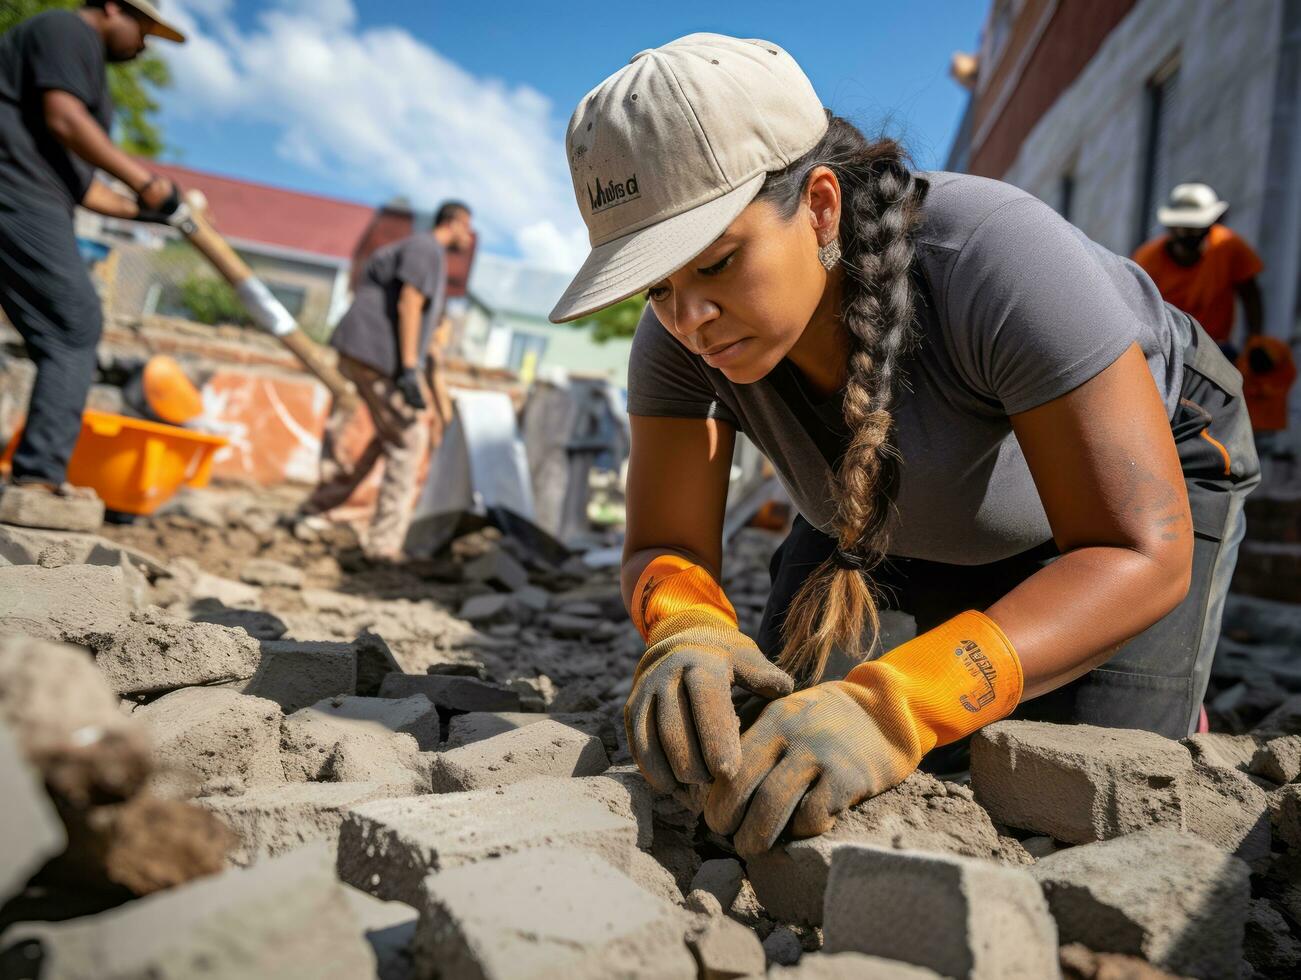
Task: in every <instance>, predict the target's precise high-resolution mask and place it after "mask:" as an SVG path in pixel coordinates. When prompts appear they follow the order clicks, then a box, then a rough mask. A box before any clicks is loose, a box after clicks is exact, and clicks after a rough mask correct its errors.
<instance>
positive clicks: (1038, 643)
mask: <svg viewBox="0 0 1301 980" xmlns="http://www.w3.org/2000/svg"><path fill="white" fill-rule="evenodd" d="M1190 572H1191V569H1190V567H1187V566H1183V567H1175V566H1174V565H1173V563H1171V562H1169V561H1162V560H1160V559H1157V558H1153V557H1150V556H1148V555H1145V554H1143V553H1141V552H1139V551H1131V550H1128V549H1125V548H1108V547H1096V548H1079V549H1077V550H1075V551H1072V552H1069V553H1067V554H1065V555H1063V556H1062V557H1061V558H1059V559H1057V561H1055V562H1053V563H1052V564H1051V565H1048V566H1047V567H1045V568H1043V569H1041V570H1040V571H1038V572H1036V573H1035V574H1034V575H1032V576H1030V578H1028V579H1026V580H1025V581H1024V582H1022V583H1021V584H1020V585H1019V586H1017V587H1016V588H1015V589H1013V590H1012V591H1011V592H1009V593H1008V594H1007V595H1006V596H1004V597H1003V598H1002V599H1000V600H999V601H998V602H996V603H994V605H992V606H991V607H990V608H989V609H987V610H985V612H986V614H987V615H988V616H989V617H990V618H991V619H993V620H994V621H995V622H996V623H998V625H999V626H1001V627H1002V628H1003V632H1004V633H1006V634H1007V637H1008V639H1009V640H1010V641H1011V643H1012V646H1013V648H1014V649H1015V650H1016V652H1017V655H1018V657H1019V658H1020V660H1021V666H1022V670H1023V671H1024V675H1025V693H1024V695H1023V700H1028V699H1030V698H1034V697H1038V696H1039V695H1041V694H1046V693H1047V692H1048V691H1051V690H1054V689H1055V688H1058V687H1061V686H1062V685H1063V684H1065V683H1067V682H1069V681H1072V680H1074V679H1075V678H1076V677H1079V676H1081V675H1082V674H1085V673H1087V672H1088V671H1090V670H1092V669H1093V668H1094V667H1097V666H1099V665H1100V664H1102V663H1104V662H1105V661H1106V660H1107V659H1108V658H1109V657H1110V656H1111V655H1112V654H1113V653H1114V652H1115V650H1116V648H1117V647H1118V646H1120V645H1121V644H1122V643H1124V642H1125V641H1126V640H1128V639H1130V638H1131V637H1134V636H1137V635H1138V634H1139V633H1141V632H1143V630H1145V629H1147V628H1148V627H1149V626H1151V625H1152V624H1153V623H1155V622H1156V621H1157V620H1158V619H1160V618H1161V617H1162V616H1164V615H1165V614H1166V613H1168V612H1169V611H1170V610H1171V609H1173V608H1174V607H1175V606H1176V605H1178V604H1179V602H1180V601H1181V600H1182V599H1183V597H1184V595H1185V594H1186V593H1187V591H1188V581H1189V575H1190Z"/></svg>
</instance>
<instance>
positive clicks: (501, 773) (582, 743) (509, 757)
mask: <svg viewBox="0 0 1301 980" xmlns="http://www.w3.org/2000/svg"><path fill="white" fill-rule="evenodd" d="M609 767H610V759H609V757H608V756H607V755H606V754H605V748H604V747H603V746H602V745H601V740H600V739H599V738H594V737H593V736H591V735H585V734H583V733H582V732H580V731H577V730H575V729H573V728H569V727H567V726H565V725H561V724H559V723H558V722H554V721H544V722H540V723H539V724H536V725H528V726H526V727H524V728H519V729H516V730H515V731H513V732H506V733H505V734H502V735H495V736H493V737H492V738H489V739H485V740H484V741H482V742H475V743H474V744H473V745H465V746H462V747H461V748H459V749H451V750H450V751H447V752H440V753H438V754H437V755H435V756H434V757H433V758H432V759H431V760H430V777H431V778H430V785H431V787H432V788H433V791H434V792H435V793H458V792H464V791H466V790H472V789H485V788H487V787H490V786H506V785H509V784H510V783H518V782H520V781H522V780H525V779H531V778H533V777H535V776H599V775H600V774H601V773H603V772H605V770H606V769H608V768H609Z"/></svg>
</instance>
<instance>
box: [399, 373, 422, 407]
mask: <svg viewBox="0 0 1301 980" xmlns="http://www.w3.org/2000/svg"><path fill="white" fill-rule="evenodd" d="M396 384H397V386H398V391H400V392H402V400H403V401H404V402H406V403H407V404H408V405H410V406H411V407H412V408H414V409H416V410H417V411H421V410H423V409H426V408H428V407H429V404H428V403H427V402H426V401H425V393H424V392H423V391H421V390H420V373H419V372H418V371H417V370H416V369H415V368H403V369H402V373H401V374H399V375H398V377H397V382H396Z"/></svg>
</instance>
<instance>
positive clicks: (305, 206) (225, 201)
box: [149, 161, 375, 261]
mask: <svg viewBox="0 0 1301 980" xmlns="http://www.w3.org/2000/svg"><path fill="white" fill-rule="evenodd" d="M149 168H150V169H151V170H154V171H156V172H157V173H160V174H162V175H163V176H164V177H167V178H169V179H170V180H173V181H175V182H176V183H177V184H178V185H180V187H181V189H182V190H190V189H198V190H201V191H202V192H203V194H204V196H205V197H207V199H208V205H209V207H210V208H211V210H212V218H213V221H214V222H215V224H216V226H217V229H218V230H219V231H220V232H221V233H222V234H223V235H224V236H226V237H227V238H231V239H235V240H236V241H238V242H253V243H261V244H265V245H273V246H276V247H278V248H284V249H292V250H293V251H296V252H307V253H310V254H313V255H321V256H327V257H329V258H332V259H338V260H345V261H346V260H347V259H349V258H351V256H352V252H353V249H355V248H356V247H357V242H358V241H359V240H360V238H361V236H362V233H363V232H364V231H365V230H366V226H367V225H369V224H370V220H371V217H372V216H373V215H374V213H375V209H374V208H373V207H370V206H369V205H366V204H358V203H356V202H354V201H342V200H339V199H338V198H334V197H323V196H321V195H319V194H303V193H301V192H299V191H291V190H286V189H284V188H282V187H272V186H270V185H268V184H259V183H256V182H254V181H249V180H239V179H237V178H234V177H223V176H221V175H220V174H211V173H207V172H205V171H202V170H191V169H190V168H189V167H180V166H177V165H175V164H170V163H155V162H153V161H150V162H149Z"/></svg>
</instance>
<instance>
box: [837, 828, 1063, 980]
mask: <svg viewBox="0 0 1301 980" xmlns="http://www.w3.org/2000/svg"><path fill="white" fill-rule="evenodd" d="M823 934H824V937H825V946H824V948H825V949H826V951H827V952H828V953H842V952H855V953H867V954H868V955H871V956H881V957H884V958H885V959H892V960H900V961H902V962H905V963H911V964H913V965H915V966H924V967H926V968H928V969H931V970H934V971H935V972H936V973H939V974H942V975H943V976H946V977H955V978H959V980H961V978H968V977H969V978H973V980H974V978H990V980H994V978H999V980H1001V978H1012V977H1025V978H1026V980H1031V978H1043V977H1055V976H1057V975H1058V964H1057V927H1056V926H1055V925H1054V923H1053V919H1052V916H1050V915H1049V914H1048V905H1047V903H1046V902H1045V901H1044V897H1043V893H1042V892H1041V891H1040V890H1039V886H1038V885H1037V884H1036V883H1035V879H1033V878H1031V877H1030V875H1029V874H1027V873H1026V872H1025V871H1024V870H1023V869H1020V868H1009V867H1002V866H999V865H996V864H993V863H991V862H988V861H974V860H971V859H970V858H959V857H953V856H951V855H941V854H922V853H919V852H916V851H894V850H890V849H888V848H883V847H862V846H857V845H851V846H848V847H842V848H840V849H838V850H837V851H836V853H835V855H834V856H833V857H832V859H831V876H830V878H829V879H828V881H827V895H826V908H825V911H824V912H823Z"/></svg>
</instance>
